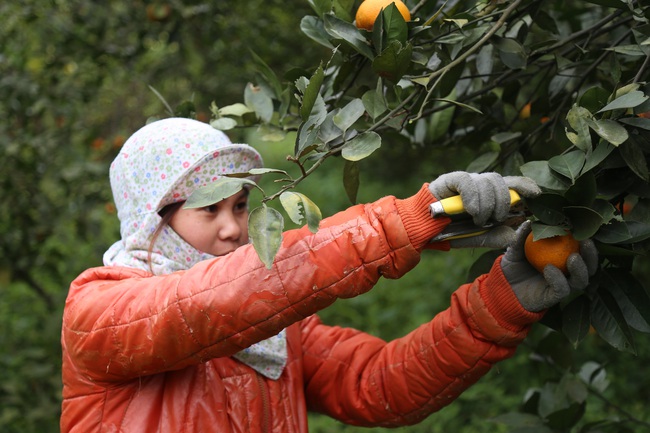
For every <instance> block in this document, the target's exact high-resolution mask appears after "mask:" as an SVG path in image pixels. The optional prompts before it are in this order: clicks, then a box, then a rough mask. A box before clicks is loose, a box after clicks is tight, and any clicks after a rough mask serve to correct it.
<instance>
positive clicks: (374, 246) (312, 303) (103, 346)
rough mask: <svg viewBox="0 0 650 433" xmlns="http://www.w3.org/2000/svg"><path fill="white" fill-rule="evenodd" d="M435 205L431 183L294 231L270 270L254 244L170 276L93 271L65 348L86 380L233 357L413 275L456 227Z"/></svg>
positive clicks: (68, 323) (73, 301)
mask: <svg viewBox="0 0 650 433" xmlns="http://www.w3.org/2000/svg"><path fill="white" fill-rule="evenodd" d="M433 201H435V199H434V198H433V196H432V195H431V194H430V193H429V192H428V190H427V188H426V185H425V186H423V188H422V189H421V190H420V191H419V192H418V193H417V194H416V195H415V196H413V197H411V198H409V199H407V200H397V199H395V198H394V197H385V198H383V199H381V200H379V201H377V202H375V203H372V204H369V205H359V206H354V207H352V208H350V209H348V210H347V211H344V212H341V213H339V214H336V215H335V216H333V217H331V218H328V219H326V220H324V221H323V223H322V224H321V228H320V230H319V231H318V233H316V234H312V233H310V232H309V230H307V229H306V228H304V229H300V230H294V231H289V232H286V233H285V235H284V238H283V244H282V247H281V249H280V251H279V253H278V254H277V256H276V260H275V262H274V264H273V267H272V269H270V270H268V269H266V268H265V266H264V265H263V264H262V263H261V262H260V261H259V259H258V258H257V254H256V253H255V251H254V249H253V248H252V246H250V245H247V246H244V247H241V248H239V249H237V250H236V251H234V252H233V253H231V254H229V255H227V256H224V257H219V258H215V259H213V260H207V261H205V262H201V263H199V264H198V265H196V266H194V267H193V268H192V269H190V270H187V271H183V272H176V273H173V274H169V275H165V276H151V275H148V274H146V273H145V272H141V271H136V270H133V269H129V268H118V269H116V268H97V269H91V270H88V271H86V272H85V273H83V274H82V275H80V276H79V277H78V278H77V279H76V280H75V281H74V282H73V283H72V285H71V288H70V292H69V294H68V298H67V301H66V308H65V312H64V318H63V337H62V338H63V344H64V347H65V349H66V351H67V354H68V356H70V358H71V360H72V361H73V362H74V364H75V366H76V368H78V370H79V372H80V373H82V374H84V375H86V376H87V377H89V378H91V379H92V380H96V381H108V382H110V381H118V380H124V379H128V378H134V377H137V376H142V375H147V374H154V373H158V372H162V371H168V370H174V369H181V368H183V367H185V366H188V365H193V364H197V363H201V362H204V361H206V360H208V359H211V358H215V357H221V356H228V355H232V354H234V353H236V352H238V351H239V350H241V349H243V348H245V347H247V346H249V345H251V344H254V343H256V342H258V341H261V340H263V339H265V338H268V337H270V336H272V335H275V334H277V332H279V331H280V330H282V329H283V328H285V327H287V326H288V325H290V324H292V323H295V322H298V321H300V320H302V319H304V318H306V317H308V316H310V315H312V314H313V313H315V312H317V311H319V310H320V309H322V308H324V307H326V306H328V305H330V304H331V303H332V302H334V301H335V300H336V299H337V298H346V297H353V296H357V295H359V294H361V293H364V292H366V291H368V290H369V289H370V288H372V286H373V285H374V284H375V283H376V281H377V280H378V279H379V277H380V276H386V277H389V278H398V277H400V276H401V275H403V274H404V273H405V272H407V271H408V270H410V269H412V268H413V267H414V266H415V265H416V264H417V263H418V261H419V257H420V251H421V250H422V249H423V247H424V245H425V244H426V242H427V240H428V239H430V238H431V237H433V236H435V234H437V233H439V232H440V231H441V230H442V229H443V228H444V226H445V225H446V224H447V223H448V221H447V220H444V219H443V220H436V221H433V220H432V219H431V218H430V217H429V215H428V205H429V204H430V203H431V202H433ZM406 226H408V227H409V229H407V228H406Z"/></svg>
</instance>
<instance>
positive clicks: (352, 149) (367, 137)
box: [341, 131, 381, 161]
mask: <svg viewBox="0 0 650 433" xmlns="http://www.w3.org/2000/svg"><path fill="white" fill-rule="evenodd" d="M380 147H381V137H380V136H379V134H377V133H376V132H372V131H371V132H364V133H362V134H359V135H357V136H356V137H354V138H353V139H352V140H350V141H348V142H347V143H345V144H344V145H343V148H342V150H341V156H343V158H345V159H347V160H348V161H359V160H362V159H363V158H366V157H367V156H369V155H370V154H371V153H372V152H374V151H375V150H377V149H379V148H380Z"/></svg>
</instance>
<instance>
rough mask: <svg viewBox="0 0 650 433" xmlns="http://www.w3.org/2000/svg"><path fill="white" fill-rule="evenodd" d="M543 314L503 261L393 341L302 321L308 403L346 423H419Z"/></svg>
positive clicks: (507, 351)
mask: <svg viewBox="0 0 650 433" xmlns="http://www.w3.org/2000/svg"><path fill="white" fill-rule="evenodd" d="M540 318H541V314H539V313H530V312H528V311H526V310H524V309H523V308H522V307H521V305H520V304H519V302H518V301H517V299H516V297H515V296H514V294H513V292H512V289H511V288H510V286H509V285H508V283H507V281H506V279H505V277H504V276H503V273H502V272H501V266H500V259H499V260H497V262H496V263H495V264H494V266H493V268H492V270H491V271H490V273H489V274H487V275H484V276H481V277H479V278H478V279H477V280H476V281H474V282H473V283H472V284H466V285H463V286H461V287H460V288H459V289H457V290H456V291H455V292H454V294H453V295H452V299H451V305H450V307H449V308H448V309H447V310H445V311H443V312H441V313H439V314H437V315H436V316H435V317H434V319H433V320H432V321H431V322H429V323H426V324H424V325H422V326H420V327H419V328H417V329H416V330H414V331H413V332H411V333H410V334H408V335H406V336H405V337H403V338H400V339H397V340H394V341H391V342H390V343H386V342H384V341H382V340H380V339H378V338H375V337H372V336H369V335H367V334H365V333H362V332H359V331H356V330H352V329H344V328H339V327H331V326H325V325H323V324H322V323H321V322H320V320H319V319H318V318H317V317H316V316H314V317H312V318H309V319H308V320H305V321H304V322H303V324H302V329H303V347H304V351H305V352H304V365H305V376H306V383H307V401H308V404H309V406H310V408H311V409H312V410H315V411H319V412H322V413H326V414H329V415H330V416H332V417H334V418H336V419H339V420H341V421H342V422H345V423H348V424H357V425H367V426H370V425H383V426H392V427H394V426H399V425H405V424H414V423H417V422H419V421H421V420H422V419H423V418H425V417H426V416H428V415H429V414H431V413H432V412H435V411H437V410H439V409H440V408H442V407H444V406H445V405H447V404H449V403H451V402H452V401H453V400H454V399H455V398H456V397H457V396H458V395H459V394H460V393H462V392H463V391H464V390H465V389H466V388H468V387H469V386H470V385H472V384H473V383H475V382H476V381H477V380H478V379H479V378H480V377H481V376H483V375H484V374H485V373H486V372H487V371H488V370H489V369H490V367H491V366H492V365H493V364H494V363H496V362H498V361H500V360H503V359H505V358H508V357H510V356H512V355H513V354H514V351H515V348H516V346H517V345H518V344H519V343H520V342H521V341H522V340H523V339H524V337H525V336H526V334H527V332H528V329H529V325H530V324H531V323H533V322H535V321H537V320H539V319H540Z"/></svg>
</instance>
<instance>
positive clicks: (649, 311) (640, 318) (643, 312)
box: [601, 268, 650, 333]
mask: <svg viewBox="0 0 650 433" xmlns="http://www.w3.org/2000/svg"><path fill="white" fill-rule="evenodd" d="M601 279H602V280H601V281H602V287H605V288H606V289H607V290H608V291H609V292H610V293H611V294H612V296H613V297H614V299H616V302H617V303H618V306H619V307H620V308H621V311H622V312H623V316H624V317H625V320H626V321H627V323H628V324H629V325H630V326H631V327H632V328H634V329H636V330H638V331H641V332H646V333H650V295H648V292H647V291H646V289H645V288H644V287H643V286H642V285H641V283H640V282H639V281H638V280H637V279H636V278H635V277H634V276H633V275H632V274H630V273H629V272H628V271H625V270H623V269H620V268H608V269H605V270H603V272H602V274H601Z"/></svg>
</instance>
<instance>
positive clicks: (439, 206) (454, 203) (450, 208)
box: [430, 189, 521, 218]
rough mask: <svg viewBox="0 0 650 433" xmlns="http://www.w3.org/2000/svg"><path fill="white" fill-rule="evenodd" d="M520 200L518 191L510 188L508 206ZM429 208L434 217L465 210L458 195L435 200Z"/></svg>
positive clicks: (459, 212)
mask: <svg viewBox="0 0 650 433" xmlns="http://www.w3.org/2000/svg"><path fill="white" fill-rule="evenodd" d="M520 200H521V197H520V196H519V193H517V191H515V190H514V189H511V190H510V206H512V205H514V204H515V203H517V202H518V201H520ZM430 209H431V216H432V217H434V218H435V217H437V216H440V215H456V214H461V213H464V212H465V208H464V207H463V200H462V199H461V198H460V196H459V195H455V196H453V197H448V198H445V199H442V200H440V201H437V202H435V203H431V205H430Z"/></svg>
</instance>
